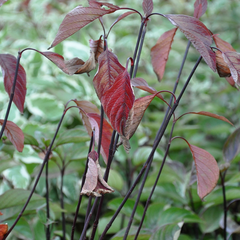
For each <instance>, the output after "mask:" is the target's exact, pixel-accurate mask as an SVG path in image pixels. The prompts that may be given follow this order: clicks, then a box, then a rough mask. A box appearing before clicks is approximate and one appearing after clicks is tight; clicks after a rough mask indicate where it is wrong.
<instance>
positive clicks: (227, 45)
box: [212, 34, 236, 52]
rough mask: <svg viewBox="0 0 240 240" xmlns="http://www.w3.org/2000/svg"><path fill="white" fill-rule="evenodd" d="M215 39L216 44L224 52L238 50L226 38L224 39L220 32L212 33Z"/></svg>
mask: <svg viewBox="0 0 240 240" xmlns="http://www.w3.org/2000/svg"><path fill="white" fill-rule="evenodd" d="M212 37H213V40H214V42H215V44H216V46H217V47H218V48H219V49H220V50H221V51H222V52H229V51H230V52H236V50H235V49H234V48H233V47H232V45H231V44H230V43H228V42H226V41H224V40H222V39H221V38H220V37H218V34H214V35H212Z"/></svg>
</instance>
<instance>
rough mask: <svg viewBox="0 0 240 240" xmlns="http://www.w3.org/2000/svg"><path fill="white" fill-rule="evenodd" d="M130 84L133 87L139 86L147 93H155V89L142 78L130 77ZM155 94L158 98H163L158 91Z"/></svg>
mask: <svg viewBox="0 0 240 240" xmlns="http://www.w3.org/2000/svg"><path fill="white" fill-rule="evenodd" d="M131 84H132V86H133V87H136V88H139V89H141V90H143V91H146V92H149V93H152V94H155V93H157V90H155V89H154V88H152V87H150V86H149V85H148V84H147V82H146V81H145V80H144V79H143V78H132V79H131ZM157 96H158V97H159V98H160V99H162V100H164V99H163V96H162V95H161V94H160V93H158V94H157Z"/></svg>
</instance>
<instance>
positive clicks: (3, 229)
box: [0, 224, 8, 240]
mask: <svg viewBox="0 0 240 240" xmlns="http://www.w3.org/2000/svg"><path fill="white" fill-rule="evenodd" d="M7 231H8V225H7V224H0V240H3V237H4V235H5V234H6V233H7Z"/></svg>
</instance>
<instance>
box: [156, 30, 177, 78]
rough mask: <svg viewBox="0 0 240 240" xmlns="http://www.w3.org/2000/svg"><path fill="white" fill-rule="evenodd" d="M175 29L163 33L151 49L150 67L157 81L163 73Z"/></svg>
mask: <svg viewBox="0 0 240 240" xmlns="http://www.w3.org/2000/svg"><path fill="white" fill-rule="evenodd" d="M176 31H177V28H174V29H172V30H169V31H167V32H165V33H164V34H163V35H162V36H161V37H160V38H159V39H158V41H157V43H156V45H155V46H153V47H152V49H151V58H152V66H153V69H154V72H155V73H156V74H157V77H158V80H159V81H161V79H162V78H163V74H164V71H165V67H166V63H167V60H168V55H169V52H170V49H171V45H172V42H173V38H174V36H175V33H176Z"/></svg>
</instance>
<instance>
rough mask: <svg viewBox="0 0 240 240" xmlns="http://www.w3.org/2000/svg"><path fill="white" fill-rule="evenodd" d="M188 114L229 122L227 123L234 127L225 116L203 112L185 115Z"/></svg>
mask: <svg viewBox="0 0 240 240" xmlns="http://www.w3.org/2000/svg"><path fill="white" fill-rule="evenodd" d="M186 114H198V115H203V116H207V117H212V118H216V119H219V120H222V121H224V122H227V123H229V124H231V125H232V126H233V124H232V123H231V122H230V121H229V120H228V119H227V118H225V117H223V116H219V115H217V114H214V113H210V112H205V111H201V112H187V113H185V114H183V115H186ZM183 115H182V116H183Z"/></svg>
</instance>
